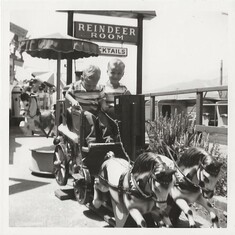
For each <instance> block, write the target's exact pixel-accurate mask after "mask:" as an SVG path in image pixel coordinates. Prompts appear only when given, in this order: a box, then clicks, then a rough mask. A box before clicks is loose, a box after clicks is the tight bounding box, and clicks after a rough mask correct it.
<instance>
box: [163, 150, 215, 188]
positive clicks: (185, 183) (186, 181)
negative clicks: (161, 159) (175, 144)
mask: <svg viewBox="0 0 235 235" xmlns="http://www.w3.org/2000/svg"><path fill="white" fill-rule="evenodd" d="M167 151H168V153H169V155H170V158H171V159H172V161H173V162H174V164H175V166H176V168H177V169H178V171H179V172H180V173H181V175H182V176H183V179H180V180H179V178H177V177H176V179H177V181H178V182H177V183H176V184H175V186H176V187H178V188H180V189H183V190H184V189H185V190H189V191H191V192H198V191H199V190H200V189H201V190H202V191H203V192H213V190H210V189H206V188H204V182H203V181H202V180H201V174H200V173H201V172H199V179H198V181H199V182H198V184H195V183H194V182H193V181H192V180H191V179H192V178H193V176H194V175H193V174H192V172H191V174H188V175H187V176H186V175H185V174H184V173H183V172H182V171H181V170H180V168H179V166H178V165H177V163H176V161H175V159H174V158H173V156H172V155H171V153H170V151H169V148H168V147H167ZM201 169H204V170H205V171H206V172H207V173H209V174H210V175H215V174H218V172H215V173H213V172H211V171H208V170H207V169H206V168H205V167H204V166H203V164H202V162H201V161H200V163H199V165H198V168H197V169H195V170H194V171H193V173H195V174H196V173H197V171H198V170H201Z"/></svg>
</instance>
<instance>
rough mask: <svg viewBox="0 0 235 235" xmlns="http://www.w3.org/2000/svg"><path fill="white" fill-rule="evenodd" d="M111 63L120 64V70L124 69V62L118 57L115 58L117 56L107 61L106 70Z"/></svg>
mask: <svg viewBox="0 0 235 235" xmlns="http://www.w3.org/2000/svg"><path fill="white" fill-rule="evenodd" d="M111 65H113V66H115V67H116V66H120V67H122V70H123V71H124V69H125V64H124V62H123V61H122V60H120V59H117V58H114V59H111V60H110V61H109V62H108V68H107V69H108V70H109V68H110V67H111Z"/></svg>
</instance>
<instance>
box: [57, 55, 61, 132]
mask: <svg viewBox="0 0 235 235" xmlns="http://www.w3.org/2000/svg"><path fill="white" fill-rule="evenodd" d="M60 62H61V52H59V53H58V58H57V74H56V75H57V76H56V126H57V128H58V125H59V118H60V102H59V101H60V64H61V63H60ZM57 133H58V131H57Z"/></svg>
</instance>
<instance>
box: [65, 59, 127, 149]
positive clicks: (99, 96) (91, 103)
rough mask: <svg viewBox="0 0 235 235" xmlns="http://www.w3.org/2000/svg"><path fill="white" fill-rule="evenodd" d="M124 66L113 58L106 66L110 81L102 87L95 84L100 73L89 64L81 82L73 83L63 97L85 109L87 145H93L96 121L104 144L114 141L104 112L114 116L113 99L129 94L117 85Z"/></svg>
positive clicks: (97, 68)
mask: <svg viewBox="0 0 235 235" xmlns="http://www.w3.org/2000/svg"><path fill="white" fill-rule="evenodd" d="M124 69H125V64H124V63H123V62H122V61H121V60H119V59H114V60H111V61H110V62H109V63H108V69H107V73H108V76H109V81H108V82H107V84H106V86H105V87H102V86H100V85H98V82H99V80H100V75H101V71H100V69H99V67H97V66H95V65H89V66H88V67H87V68H86V69H84V71H83V74H82V77H81V80H78V81H75V82H74V83H72V84H71V85H70V87H69V89H68V90H67V92H66V94H65V98H66V99H67V100H68V101H70V103H71V104H72V106H77V107H79V108H80V109H81V110H84V111H85V112H84V115H85V117H86V120H87V122H88V124H89V127H90V129H89V130H88V131H87V135H86V141H87V144H88V145H89V143H93V142H96V130H95V124H96V120H97V119H98V124H99V128H100V130H101V132H102V138H103V141H104V142H113V141H114V138H113V136H112V135H113V134H112V130H111V127H110V124H109V120H108V118H107V116H106V115H105V112H106V113H108V114H109V115H112V114H113V113H114V110H113V107H114V96H115V95H121V94H130V92H129V91H128V90H127V88H126V87H125V86H123V85H121V84H120V83H119V81H120V80H121V78H122V77H123V75H124Z"/></svg>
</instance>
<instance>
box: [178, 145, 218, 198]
mask: <svg viewBox="0 0 235 235" xmlns="http://www.w3.org/2000/svg"><path fill="white" fill-rule="evenodd" d="M221 166H222V163H220V162H219V161H218V160H217V159H216V158H215V157H213V156H212V155H210V154H209V153H208V152H207V151H205V150H204V149H202V148H199V147H191V148H189V149H187V150H185V151H184V153H183V154H182V156H181V157H180V159H179V167H180V168H181V169H193V170H191V173H188V174H187V177H186V178H187V179H188V178H189V179H190V178H191V179H193V178H194V183H195V186H197V187H198V188H199V189H200V191H201V193H202V195H203V197H205V198H212V197H213V195H214V188H215V185H216V183H217V181H218V179H219V173H220V168H221ZM190 174H191V176H190ZM188 176H190V177H188Z"/></svg>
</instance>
